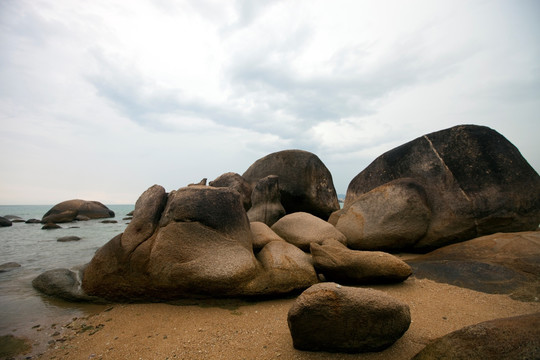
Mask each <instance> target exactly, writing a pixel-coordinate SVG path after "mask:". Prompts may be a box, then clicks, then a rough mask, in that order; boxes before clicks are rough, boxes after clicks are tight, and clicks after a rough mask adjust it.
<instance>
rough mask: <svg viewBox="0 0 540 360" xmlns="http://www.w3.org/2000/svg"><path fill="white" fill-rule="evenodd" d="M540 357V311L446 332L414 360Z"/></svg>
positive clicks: (519, 359) (520, 359) (511, 359)
mask: <svg viewBox="0 0 540 360" xmlns="http://www.w3.org/2000/svg"><path fill="white" fill-rule="evenodd" d="M461 359H462V360H469V359H505V360H522V359H540V313H535V314H529V315H521V316H514V317H510V318H503V319H496V320H491V321H485V322H482V323H479V324H475V325H470V326H466V327H464V328H462V329H460V330H457V331H454V332H452V333H450V334H447V335H445V336H443V337H441V338H439V339H437V340H435V341H433V342H431V343H430V344H428V345H427V346H426V347H425V348H424V349H423V350H422V351H420V352H419V353H418V354H417V355H416V356H415V357H414V358H413V360H461Z"/></svg>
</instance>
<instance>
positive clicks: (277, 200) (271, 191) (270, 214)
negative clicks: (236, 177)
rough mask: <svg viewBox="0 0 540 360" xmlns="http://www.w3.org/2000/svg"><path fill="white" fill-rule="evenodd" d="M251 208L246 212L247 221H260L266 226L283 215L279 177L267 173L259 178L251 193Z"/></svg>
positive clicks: (272, 223)
mask: <svg viewBox="0 0 540 360" xmlns="http://www.w3.org/2000/svg"><path fill="white" fill-rule="evenodd" d="M251 203H252V206H251V209H249V211H248V212H247V215H248V218H249V221H260V222H263V223H265V224H266V225H268V226H272V225H274V223H275V222H276V221H278V220H279V219H280V218H281V217H283V216H284V215H285V208H284V207H283V205H281V197H280V193H279V179H278V177H277V176H275V175H269V176H267V177H264V178H262V179H260V180H259V181H258V182H257V184H256V185H255V188H254V189H253V192H252V193H251Z"/></svg>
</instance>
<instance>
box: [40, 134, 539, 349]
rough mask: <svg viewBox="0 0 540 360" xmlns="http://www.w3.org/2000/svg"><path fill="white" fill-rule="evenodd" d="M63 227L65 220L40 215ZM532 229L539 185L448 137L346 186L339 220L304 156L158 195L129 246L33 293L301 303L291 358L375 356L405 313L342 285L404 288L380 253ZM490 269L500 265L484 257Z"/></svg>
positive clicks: (505, 151)
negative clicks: (287, 297)
mask: <svg viewBox="0 0 540 360" xmlns="http://www.w3.org/2000/svg"><path fill="white" fill-rule="evenodd" d="M67 215H69V216H72V215H73V214H71V213H70V214H66V213H65V211H62V209H60V210H59V212H58V213H51V214H47V216H48V217H52V216H55V219H58V218H63V216H67ZM79 215H80V211H79V213H78V215H76V216H79ZM45 218H47V217H44V220H45ZM539 223H540V177H539V176H538V174H537V173H536V172H535V171H534V169H532V167H531V166H530V165H529V164H528V163H527V162H526V160H525V159H523V157H522V156H521V154H520V153H519V151H518V150H517V149H516V148H515V147H514V146H513V145H512V144H511V143H510V142H509V141H508V140H506V139H505V138H504V137H503V136H501V135H500V134H498V133H497V132H495V131H494V130H491V129H489V128H486V127H481V126H473V125H467V126H457V127H454V128H451V129H447V130H443V131H439V132H436V133H432V134H428V135H425V136H422V137H420V138H418V139H416V140H413V141H411V142H409V143H407V144H404V145H402V146H400V147H398V148H396V149H394V150H391V151H389V152H387V153H385V154H383V155H381V156H380V157H378V158H377V159H376V160H375V161H374V162H373V163H372V164H371V165H369V166H368V167H367V168H366V169H365V170H364V171H362V172H361V173H359V174H358V175H357V176H356V177H355V178H354V179H353V180H352V181H351V183H350V184H349V187H348V190H347V195H346V198H345V202H344V205H343V208H342V209H340V206H339V202H338V199H337V194H336V191H335V188H334V185H333V180H332V176H331V174H330V172H329V171H328V169H327V168H326V166H325V165H324V164H323V162H322V161H321V160H320V159H319V158H318V157H317V156H316V155H314V154H312V153H309V152H306V151H301V150H286V151H280V152H277V153H273V154H270V155H267V156H265V157H263V158H261V159H259V160H257V161H256V162H255V163H253V165H251V166H250V167H249V168H248V169H247V170H246V171H245V173H244V174H242V175H240V174H236V173H226V174H223V175H221V176H220V177H218V178H217V179H215V180H213V181H210V182H209V185H208V186H207V185H206V179H204V180H203V181H201V182H200V183H198V184H191V185H190V186H187V187H182V188H179V189H178V190H175V191H171V192H169V193H167V192H166V190H165V189H164V188H163V187H161V186H159V185H154V186H152V187H150V188H149V189H148V190H146V191H145V192H144V193H143V194H142V195H141V196H140V198H139V199H138V200H137V203H136V205H135V210H134V213H133V218H132V219H131V222H130V224H129V225H128V226H127V228H126V230H125V231H124V233H122V234H119V235H117V236H116V237H114V238H113V239H112V240H110V241H109V242H108V243H107V244H105V245H104V246H103V247H102V248H100V249H99V250H98V251H97V253H96V254H95V256H94V257H93V258H92V260H91V261H90V262H89V263H88V264H87V265H85V266H84V268H82V269H79V270H77V271H76V272H74V271H69V270H65V269H64V270H65V271H64V270H62V271H60V270H54V271H49V272H45V273H44V274H42V275H40V276H39V277H38V278H36V279H35V280H34V286H35V287H36V288H38V289H40V290H42V291H44V292H47V293H49V294H50V293H51V292H50V289H51V288H55V286H56V288H59V289H60V290H59V291H58V292H57V293H56V296H60V297H64V298H66V299H69V300H84V301H86V300H88V299H93V300H95V299H105V300H107V301H140V300H143V301H144V300H146V301H157V300H172V299H178V298H185V297H201V296H203V297H206V296H208V297H231V296H234V297H237V296H267V295H277V294H285V293H290V292H293V291H301V290H305V289H308V290H306V291H305V292H304V293H302V295H301V296H300V297H299V298H298V299H297V302H296V303H295V305H294V306H293V308H291V310H290V312H289V318H288V319H289V327H290V329H291V335H292V337H293V343H294V346H295V347H297V348H298V349H305V350H324V351H344V352H358V351H375V350H381V349H384V348H385V347H387V346H389V345H391V344H392V343H393V342H395V341H396V340H397V339H398V338H399V337H401V336H402V335H403V333H404V332H405V331H406V330H407V328H408V327H409V324H410V321H411V320H410V313H409V309H408V306H407V305H406V304H403V303H401V302H399V301H397V300H395V299H392V298H390V297H389V296H387V295H386V294H384V293H380V292H376V291H373V290H369V289H359V288H355V287H350V286H349V285H363V284H373V283H389V282H402V281H405V280H406V279H407V278H408V277H409V276H410V275H411V274H412V268H411V266H410V265H409V264H407V263H405V262H404V261H402V260H401V259H400V258H398V257H396V256H394V255H391V254H390V253H388V251H416V252H426V251H430V250H433V249H437V248H440V247H443V246H446V245H450V244H456V243H462V242H464V241H467V240H470V239H473V238H476V237H478V236H482V235H489V234H493V233H498V232H518V231H534V230H536V229H537V228H538V224H539ZM533 237H534V239H537V237H536V236H533ZM535 241H536V240H534V241H533V243H534V244H536V242H535ZM499 243H500V245H504V246H506V245H505V244H506V243H503V242H502V241H499ZM480 250H481V249H480ZM480 250H479V251H480ZM441 251H442V249H441ZM535 251H536V253H535ZM539 254H540V251H538V248H535V250H534V251H533V253H532V254H531V253H529V254H528V255H527V256H528V257H529V258H531V259H532V260H531V261H532V262H534V261H538V256H539ZM428 255H429V254H428ZM428 255H425V256H428ZM445 256H446V257H445ZM452 256H453V255H452V253H448V252H446V253H444V252H443V253H441V254H434V255H433V256H432V257H430V258H426V259H425V261H423V259H422V258H421V257H420V258H418V259H416V260H415V261H412V262H411V264H412V266H413V268H414V269H415V270H416V269H418V271H425V272H430V271H431V270H430V269H432V268H433V267H436V264H437V263H436V262H437V261H439V264H441V263H442V264H443V266H446V267H447V268H448V264H449V262H448V260H449V257H450V260H452V258H451V257H452ZM501 258H503V256H501ZM441 259H443V260H444V261H442V262H441ZM456 259H457V258H453V260H456ZM456 261H458V260H456ZM459 261H461V262H459ZM459 261H458V262H457V263H456V264H463V260H459ZM465 261H468V260H465ZM501 261H502V260H501ZM469 262H470V261H469ZM485 263H488V265H489V264H491V265H493V266H496V265H497V264H499V265H500V262H499V263H497V261H496V260H494V258H493V257H491V258H490V259H489V261H488V260H485ZM426 264H427V265H426ZM494 264H495V265H494ZM537 264H538V262H536V266H535V265H534V263H533V264H532V265H531V266H528V265H527V264H525V265H524V266H523V267H522V268H523V269H521V270H523V271H524V272H527V271H531V269H532V271H533V272H534V273H535V275H534V276H533V277H534V279H533V280H532V281H538V275H539V274H540V270H539V269H538V266H537ZM430 266H431V267H430ZM500 266H503V265H500ZM527 266H528V267H527ZM439 268H440V267H439ZM426 269H427V270H426ZM514 270H515V269H514ZM515 271H517V270H515ZM518 275H520V274H518ZM516 276H517V275H516ZM519 279H521V278H519ZM326 281H328V282H326ZM51 283H53V284H55V285H54V286H52V285H51ZM58 284H65V286H57V285H58ZM341 284H343V285H347V286H343V285H341ZM77 285H79V286H77ZM317 334H324V336H322V337H320V338H319V337H318V336H317Z"/></svg>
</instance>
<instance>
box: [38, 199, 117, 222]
mask: <svg viewBox="0 0 540 360" xmlns="http://www.w3.org/2000/svg"><path fill="white" fill-rule="evenodd" d="M110 217H114V211H112V210H110V209H109V208H108V207H106V206H105V205H103V204H102V203H100V202H99V201H86V200H79V199H75V200H67V201H64V202H61V203H59V204H56V205H54V206H53V207H52V208H51V209H50V210H49V211H47V212H46V213H45V215H43V217H42V219H41V223H42V224H47V223H64V222H71V221H74V220H77V218H80V219H103V218H110Z"/></svg>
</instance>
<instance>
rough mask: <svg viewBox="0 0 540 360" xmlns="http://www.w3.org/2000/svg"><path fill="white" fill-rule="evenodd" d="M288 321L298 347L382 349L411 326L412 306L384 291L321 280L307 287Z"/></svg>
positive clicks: (294, 306) (289, 314) (304, 348)
mask: <svg viewBox="0 0 540 360" xmlns="http://www.w3.org/2000/svg"><path fill="white" fill-rule="evenodd" d="M287 322H288V325H289V330H290V332H291V336H292V340H293V345H294V347H295V348H296V349H299V350H308V351H330V352H350V353H352V352H368V351H381V350H384V349H386V348H387V347H389V346H390V345H392V344H393V343H394V342H396V341H397V340H398V339H399V338H400V337H401V336H403V334H404V333H405V332H406V331H407V329H408V328H409V325H410V323H411V315H410V311H409V306H408V305H407V304H405V303H403V302H401V301H400V300H397V299H394V298H393V297H391V296H389V295H387V294H386V293H384V292H382V291H377V290H373V289H362V288H354V287H347V286H341V285H338V284H336V283H320V284H315V285H313V286H311V287H310V288H309V289H307V290H305V291H304V292H303V293H302V294H301V295H300V296H299V297H298V298H297V299H296V301H295V303H294V304H293V306H292V307H291V308H290V310H289V313H288V316H287Z"/></svg>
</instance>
